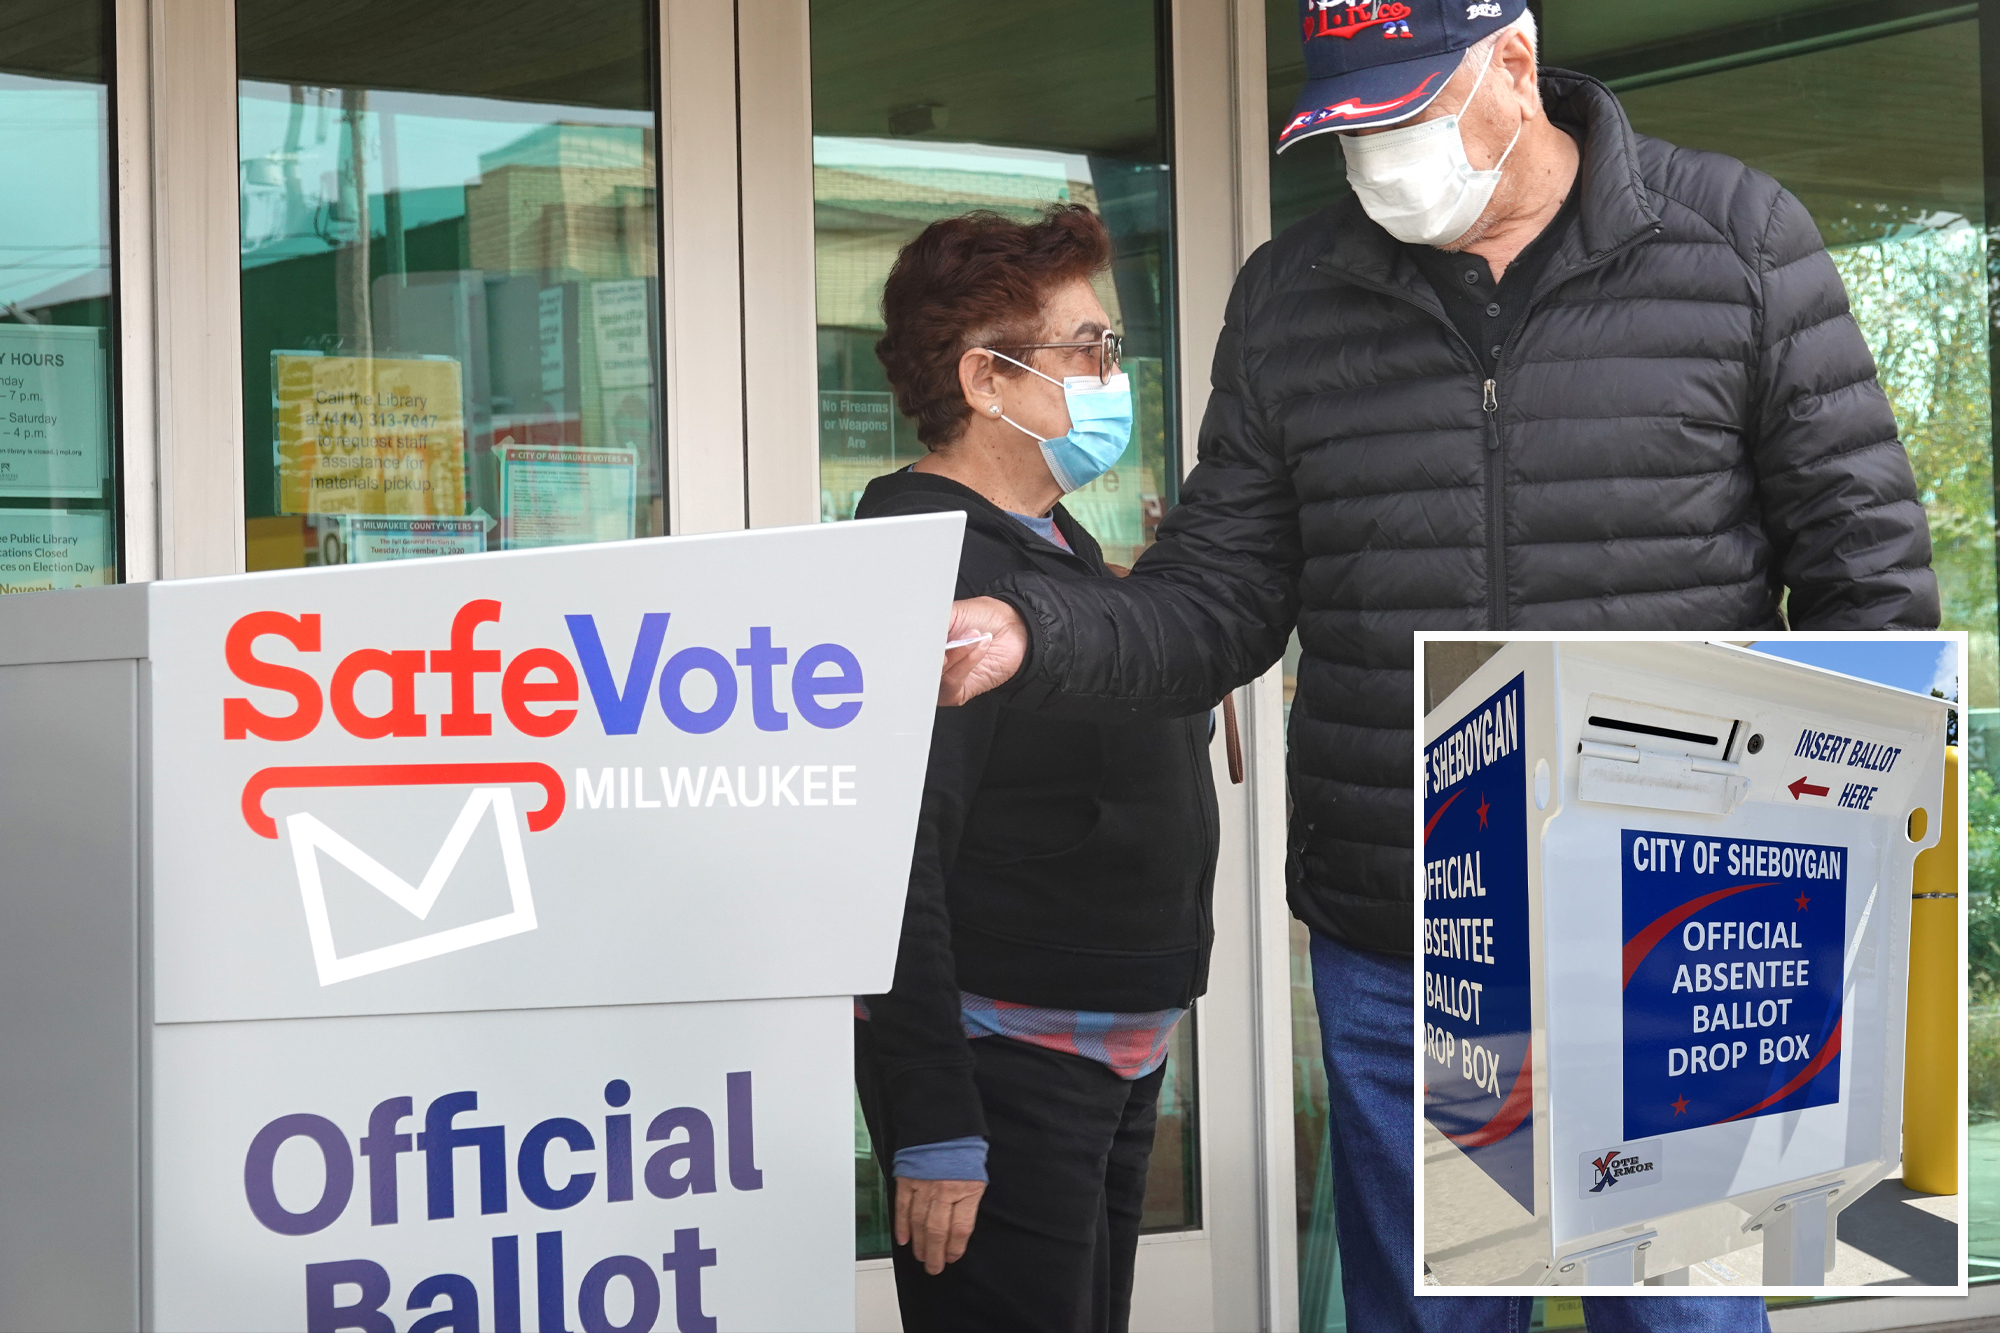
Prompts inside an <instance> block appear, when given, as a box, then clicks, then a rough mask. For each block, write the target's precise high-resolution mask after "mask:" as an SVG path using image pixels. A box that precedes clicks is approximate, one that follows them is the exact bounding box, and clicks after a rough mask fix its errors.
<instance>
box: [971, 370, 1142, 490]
mask: <svg viewBox="0 0 2000 1333" xmlns="http://www.w3.org/2000/svg"><path fill="white" fill-rule="evenodd" d="M983 350H985V351H988V352H991V353H992V355H994V356H997V357H999V358H1000V359H1001V360H1002V361H1013V362H1014V364H1015V365H1017V366H1020V367H1021V369H1023V370H1025V371H1027V372H1028V373H1029V374H1030V375H1042V372H1041V371H1039V370H1036V369H1035V368H1034V367H1033V366H1031V365H1028V364H1026V363H1025V362H1021V361H1014V358H1013V357H1011V356H1008V355H1007V354H1006V353H1005V352H993V351H992V349H991V348H986V349H983ZM1042 378H1043V379H1045V380H1047V381H1048V382H1049V383H1051V384H1054V385H1057V386H1058V387H1060V388H1061V389H1062V391H1063V405H1064V406H1065V407H1067V408H1068V409H1069V433H1068V434H1066V435H1058V436H1056V437H1055V438H1054V439H1052V440H1044V439H1042V437H1041V436H1039V435H1037V434H1035V432H1033V431H1031V430H1029V429H1028V428H1027V427H1026V426H1023V425H1022V424H1021V423H1020V422H1018V421H1016V420H1014V419H1013V418H1012V417H1009V416H1004V415H1003V416H1002V417H1001V418H1000V419H1001V420H1002V421H1004V422H1006V423H1007V424H1008V425H1010V426H1012V427H1013V428H1014V429H1015V430H1018V431H1020V432H1021V433H1022V434H1023V435H1025V436H1027V437H1028V438H1029V439H1031V440H1034V441H1036V442H1038V443H1039V444H1040V445H1041V446H1042V461H1043V462H1045V463H1047V464H1048V465H1049V475H1050V476H1051V477H1054V478H1055V479H1056V485H1058V486H1060V487H1062V492H1063V494H1064V495H1068V494H1069V493H1070V492H1071V491H1074V490H1080V489H1081V488H1083V487H1085V486H1088V485H1090V483H1091V482H1093V481H1096V480H1097V479H1098V478H1099V477H1101V476H1103V475H1104V474H1105V473H1107V472H1109V471H1110V470H1111V469H1112V467H1113V466H1114V465H1115V464H1116V463H1117V462H1118V460H1119V459H1120V458H1122V457H1124V455H1125V446H1126V445H1128V444H1130V443H1131V442H1132V381H1131V380H1130V379H1129V378H1128V377H1127V376H1126V374H1125V372H1124V371H1122V370H1121V371H1119V372H1118V373H1117V374H1116V375H1113V376H1112V377H1111V378H1110V379H1108V380H1103V381H1100V380H1099V379H1098V378H1097V376H1095V375H1071V376H1070V377H1069V378H1068V379H1065V380H1058V379H1056V378H1055V377H1054V376H1052V375H1042Z"/></svg>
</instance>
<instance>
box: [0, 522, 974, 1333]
mask: <svg viewBox="0 0 2000 1333" xmlns="http://www.w3.org/2000/svg"><path fill="white" fill-rule="evenodd" d="M961 531H962V519H961V518H960V517H958V516H955V515H945V516H926V517H922V518H912V519H895V520H886V521H882V522H874V523H859V524H843V525H840V526H838V527H832V526H829V527H825V528H810V529H790V530H778V531H768V532H757V533H744V534H730V535H722V536H714V537H697V538H668V539H658V540H650V541H637V542H626V543H617V544H611V545H604V546H590V547H576V548H567V549H559V550H546V551H530V552H510V553H501V554H494V555H480V556H461V557H449V558H443V559H436V560H428V561H411V562H407V563H398V564H380V565H358V566H347V567H341V568H334V569H325V570H306V571H298V572H286V573H277V574H264V575H251V576H245V577H238V578H224V579H208V580H189V581H184V582H170V583H156V584H150V585H143V586H131V587H120V588H107V589H103V590H89V591H84V592H76V593H60V594H37V595H30V596H23V597H15V598H8V599H5V600H0V746H3V747H4V748H5V749H6V750H7V752H9V753H11V754H25V753H35V754H40V755H42V756H43V757H44V759H45V760H46V762H45V763H42V764H40V765H38V766H35V767H34V769H33V771H32V773H30V772H29V766H26V765H20V764H13V765H9V766H7V767H8V769H9V770H10V771H9V772H8V773H6V774H4V775H0V839H4V841H5V844H6V846H7V848H8V858H7V860H8V865H7V870H6V871H5V872H4V873H5V882H4V891H0V1067H5V1068H7V1069H8V1070H9V1077H8V1079H7V1080H5V1081H4V1082H0V1121H4V1123H6V1124H8V1125H9V1126H10V1132H9V1134H8V1135H7V1136H6V1139H5V1141H4V1142H0V1193H4V1195H5V1197H7V1198H8V1200H9V1204H8V1207H7V1208H6V1210H5V1211H4V1214H0V1329H37V1330H40V1329H56V1328H115V1327H139V1326H143V1327H146V1328H159V1329H256V1330H269V1329H301V1330H318V1329H334V1328H357V1329H364V1328H365V1329H369V1330H388V1329H400V1330H417V1331H418V1333H442V1330H444V1329H472V1328H479V1329H488V1328H493V1329H514V1330H522V1329H556V1328H562V1329H568V1330H585V1331H586V1333H589V1331H594V1330H600V1329H632V1330H639V1329H681V1330H695V1329H818V1328H846V1327H852V1324H853V1318H854V1303H853V1302H854V1289H853V1197H852V1196H853V1173H852V1165H851V1163H852V1152H853V1147H852V1142H853V1125H852V1091H851V1081H852V1067H851V1055H850V1051H851V1041H850V1035H849V1028H850V1023H851V1018H850V1014H851V1005H850V1002H849V1000H848V999H847V997H848V996H851V995H853V994H856V993H869V992H873V991H879V990H882V989H885V988H886V987H887V986H888V984H889V980H890V976H891V973H892V971H893V967H894V960H895V951H896V940H897V934H898V928H899V924H900V920H901V912H902V902H903V897H904V893H905V887H906V881H907V876H908V865H909V855H910V848H911V846H912V844H913V840H914V835H915V827H916V815H917V809H918V803H919V798H920V794H921V789H922V780H923V772H924V766H925V762H926V757H927V751H928V742H929V734H930V725H931V718H932V715H933V710H934V706H935V698H936V688H937V686H936V681H937V670H938V665H939V661H940V645H941V644H942V643H943V642H944V639H945V630H946V623H947V619H948V615H949V602H950V597H951V591H952V584H953V580H954V575H955V571H956V568H957V559H958V549H959V542H960V536H961Z"/></svg>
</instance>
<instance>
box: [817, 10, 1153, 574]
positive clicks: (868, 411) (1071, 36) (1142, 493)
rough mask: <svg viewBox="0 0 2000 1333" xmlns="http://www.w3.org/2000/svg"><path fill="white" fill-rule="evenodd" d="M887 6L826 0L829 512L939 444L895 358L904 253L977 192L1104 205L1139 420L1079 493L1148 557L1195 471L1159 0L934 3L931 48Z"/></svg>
mask: <svg viewBox="0 0 2000 1333" xmlns="http://www.w3.org/2000/svg"><path fill="white" fill-rule="evenodd" d="M872 13H873V11H871V10H870V7H868V6H865V5H861V4H858V3H855V0H819V3H816V4H815V5H814V7H813V68H814V97H813V114H814V130H815V134H814V138H813V202H814V207H815V220H816V226H815V251H816V254H815V258H816V265H817V275H818V276H817V286H818V291H817V298H818V310H819V314H818V321H819V367H820V369H819V381H820V517H821V519H822V520H823V521H833V520H838V519H845V518H849V517H852V516H853V513H854V505H855V502H856V501H857V500H858V499H859V498H860V495H861V492H862V490H863V489H864V488H865V487H866V486H867V484H868V481H869V479H870V478H872V477H875V476H879V475H880V474H882V473H884V472H889V471H893V470H894V469H896V468H899V467H906V466H908V465H909V464H910V463H912V462H914V461H915V460H916V459H917V458H919V457H921V456H922V455H923V453H924V446H923V444H922V443H921V442H920V441H919V440H918V439H917V436H916V429H915V426H914V424H913V423H911V422H909V421H908V420H906V419H904V418H903V417H902V416H901V415H900V414H899V413H898V412H897V411H896V409H895V404H894V402H893V400H892V398H891V395H890V393H889V386H888V382H887V380H886V379H885V378H884V377H883V374H882V369H881V366H880V364H879V363H878V362H877V361H876V360H875V350H874V345H875V340H876V339H877V338H879V337H880V336H881V334H882V316H881V299H882V283H883V280H884V279H885V278H886V277H887V276H888V272H889V266H890V264H891V263H893V262H894V260H895V257H896V252H897V251H898V250H900V249H901V248H902V247H903V245H904V244H905V243H907V242H908V241H909V240H910V239H911V238H912V237H914V236H915V235H916V234H917V233H918V232H919V231H921V230H923V228H924V227H925V226H927V225H928V224H930V223H931V222H934V221H936V220H937V219H939V218H943V217H950V216H953V215H955V214H959V213H964V212H968V211H970V210H972V209H976V208H977V209H990V210H992V211H995V212H998V213H1000V214H1002V215H1004V216H1007V217H1012V218H1016V219H1020V220H1024V221H1025V220H1028V219H1031V218H1033V217H1034V216H1035V215H1036V214H1038V213H1039V212H1040V211H1041V210H1042V209H1044V208H1046V207H1048V206H1049V205H1051V204H1057V203H1079V204H1083V205H1085V206H1087V207H1089V208H1091V209H1093V210H1095V211H1096V212H1097V213H1098V214H1099V215H1100V216H1101V217H1103V219H1104V221H1105V224H1106V225H1107V226H1108V227H1109V228H1110V231H1111V234H1112V239H1113V242H1114V244H1115V245H1116V247H1117V259H1116V261H1115V263H1114V265H1113V268H1112V271H1111V272H1110V273H1109V274H1106V275H1104V276H1103V277H1102V278H1101V279H1100V280H1099V281H1098V283H1097V294H1098V299H1099V300H1101V301H1102V302H1103V303H1104V308H1105V309H1106V310H1107V311H1108V312H1109V313H1110V315H1111V321H1112V324H1113V326H1114V327H1115V328H1117V329H1118V330H1119V332H1121V333H1122V334H1124V336H1125V340H1126V341H1125V360H1124V367H1125V370H1126V371H1127V373H1129V374H1130V375H1131V377H1132V388H1133V397H1134V410H1135V420H1134V423H1133V431H1132V443H1131V444H1130V446H1129V447H1128V448H1127V449H1126V452H1125V455H1124V457H1122V458H1121V459H1119V461H1118V463H1117V465H1116V466H1114V467H1113V468H1112V469H1111V470H1110V471H1109V472H1107V473H1106V474H1105V475H1104V476H1103V477H1101V478H1099V479H1098V480H1096V481H1094V482H1092V483H1091V484H1090V485H1088V486H1085V487H1084V488H1083V489H1081V490H1079V491H1076V492H1074V493H1073V494H1071V495H1069V496H1067V497H1065V498H1064V500H1063V504H1064V505H1065V507H1067V508H1068V509H1069V511H1070V513H1071V514H1072V515H1073V516H1075V518H1076V519H1077V520H1078V521H1079V522H1081V523H1082V524H1083V525H1084V526H1085V527H1086V528H1088V529H1090V532H1091V535H1092V536H1094V537H1096V538H1097V540H1098V542H1099V544H1100V545H1101V546H1103V548H1104V556H1105V559H1107V560H1109V561H1111V562H1112V563H1114V564H1122V565H1129V564H1131V562H1132V561H1133V560H1135V559H1137V558H1138V555H1139V553H1140V552H1141V551H1143V550H1144V549H1145V548H1146V547H1147V546H1148V545H1149V544H1150V543H1151V542H1152V539H1153V532H1154V529H1155V528H1156V527H1157V526H1158V524H1159V521H1160V517H1161V515H1162V514H1163V513H1165V510H1166V506H1167V505H1168V504H1169V503H1171V501H1172V499H1173V496H1174V491H1175V484H1176V482H1177V480H1178V477H1179V469H1178V464H1177V454H1178V451H1177V450H1176V449H1175V447H1174V433H1175V427H1174V424H1173V410H1174V403H1173V399H1172V395H1171V394H1170V393H1169V392H1168V390H1169V386H1170V384H1171V375H1170V373H1169V368H1170V366H1171V365H1172V359H1173V348H1172V331H1171V320H1170V318H1169V316H1168V313H1167V312H1168V309H1169V303H1170V300H1171V287H1172V276H1171V271H1172V269H1171V266H1172V251H1171V240H1170V232H1171V226H1170V218H1171V214H1172V192H1171V188H1170V183H1169V169H1168V163H1167V161H1166V150H1165V144H1166V136H1165V134H1164V133H1163V131H1162V129H1161V127H1160V125H1159V124H1158V121H1157V114H1156V111H1155V109H1154V108H1155V104H1156V100H1157V80H1158V76H1157V71H1156V68H1155V60H1154V55H1155V51H1156V49H1157V29H1158V23H1159V18H1158V15H1157V14H1156V13H1155V12H1154V6H1153V5H1152V4H1150V3H1141V2H1140V0H1119V2H1118V3H1107V4H1104V5H1101V6H1092V7H1090V9H1088V10H1086V11H1077V10H1076V9H1075V8H1074V7H1071V6H1058V5H1054V4H1032V5H1022V6H1016V7H1014V8H1013V9H1012V10H1010V11H1008V13H1007V15H1006V16H1005V17H1001V18H997V19H990V20H988V21H982V23H981V24H980V25H978V26H977V27H976V28H970V29H968V28H966V27H965V26H964V25H962V24H960V23H958V22H956V21H955V20H954V19H952V17H951V16H950V15H949V14H941V15H934V16H932V17H930V18H927V19H919V20H916V21H917V22H918V23H919V24H920V25H922V24H929V25H931V26H932V27H934V28H935V29H936V31H935V32H930V33H927V34H924V35H923V40H922V41H913V43H912V45H911V47H910V50H911V51H912V52H914V51H916V50H917V49H918V48H919V47H921V48H922V56H921V58H920V59H919V58H914V56H910V57H897V56H893V55H890V54H888V53H885V52H883V50H882V48H881V46H880V43H879V42H878V41H877V40H876V34H877V32H878V28H877V26H876V25H877V24H878V23H879V14H874V15H873V17H871V14H872ZM1056 33H1060V34H1061V40H1060V43H1059V44H1052V43H1053V42H1054V34H1056ZM933 39H934V42H935V44H932V41H933ZM968 80H976V81H979V82H981V83H982V84H990V83H992V82H994V81H1003V82H1004V83H1005V84H1006V85H1007V94H1008V96H1007V100H1005V101H995V100H994V99H992V98H990V97H985V96H982V97H980V98H978V99H969V98H967V96H966V94H965V88H966V86H967V81H968ZM1057 113H1060V114H1057Z"/></svg>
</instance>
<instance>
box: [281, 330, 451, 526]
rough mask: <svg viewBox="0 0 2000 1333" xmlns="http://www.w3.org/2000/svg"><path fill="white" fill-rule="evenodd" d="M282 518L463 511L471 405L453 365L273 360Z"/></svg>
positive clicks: (304, 356)
mask: <svg viewBox="0 0 2000 1333" xmlns="http://www.w3.org/2000/svg"><path fill="white" fill-rule="evenodd" d="M271 412H272V422H273V426H274V427H275V429H274V430H273V432H272V440H273V452H274V453H275V454H276V459H275V462H276V465H277V471H278V510H279V512H281V513H286V514H397V515H414V516H421V517H427V518H429V517H443V516H451V517H456V516H459V515H462V514H464V512H465V406H464V397H463V392H462V389H461V385H460V379H459V366H458V362H457V361H454V360H452V359H451V358H450V357H411V358H388V357H365V356H322V355H320V354H319V353H316V352H273V353H271Z"/></svg>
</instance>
